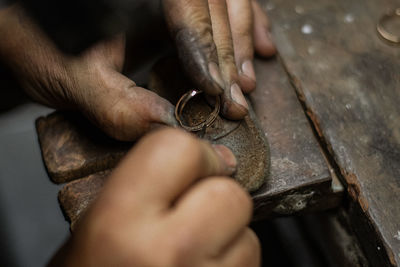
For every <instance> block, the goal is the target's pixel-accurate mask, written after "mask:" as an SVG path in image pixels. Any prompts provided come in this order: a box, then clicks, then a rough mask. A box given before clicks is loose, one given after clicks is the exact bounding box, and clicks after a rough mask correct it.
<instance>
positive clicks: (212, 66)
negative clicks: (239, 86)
mask: <svg viewBox="0 0 400 267" xmlns="http://www.w3.org/2000/svg"><path fill="white" fill-rule="evenodd" d="M208 71H209V73H210V75H211V77H212V78H213V80H214V81H215V82H216V83H217V84H218V85H219V86H220V87H221V89H222V90H223V89H224V81H223V80H222V76H221V72H220V70H219V67H218V65H217V64H216V63H215V62H210V63H209V64H208Z"/></svg>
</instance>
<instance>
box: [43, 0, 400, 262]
mask: <svg viewBox="0 0 400 267" xmlns="http://www.w3.org/2000/svg"><path fill="white" fill-rule="evenodd" d="M261 3H262V6H263V7H264V8H265V10H266V11H267V12H268V14H269V17H270V20H271V22H272V31H273V37H274V39H275V42H276V45H277V47H278V50H279V56H278V59H277V58H274V59H271V60H267V61H266V60H261V59H257V60H256V72H257V78H258V80H257V90H256V91H255V92H254V93H252V94H251V95H250V101H251V103H252V106H253V108H254V111H255V113H256V115H257V117H258V119H259V121H260V124H261V126H262V129H263V131H264V132H265V134H266V136H267V138H268V140H269V144H270V149H271V152H270V153H271V174H270V177H269V178H268V179H267V182H266V183H265V185H264V186H263V187H262V188H261V189H260V190H259V191H257V192H256V193H254V194H253V199H254V202H255V217H254V219H255V220H261V219H265V218H269V217H271V216H281V215H292V214H300V213H303V212H311V211H321V210H325V209H329V208H332V207H337V206H339V205H341V206H342V208H341V213H342V214H344V215H343V216H344V217H346V218H347V219H348V222H349V225H348V226H349V227H351V228H352V232H354V233H355V234H356V236H357V238H358V241H359V242H360V245H361V248H362V250H363V251H364V254H365V255H366V257H367V259H368V262H369V264H370V265H371V266H400V106H399V103H400V76H399V74H400V64H399V59H400V48H399V47H396V46H391V45H389V44H388V43H386V42H384V41H383V40H382V39H380V38H379V37H378V35H377V33H376V22H377V20H378V18H379V17H380V16H381V15H382V14H383V13H384V12H386V10H387V9H394V8H395V7H397V6H396V3H395V1H390V0H363V1H362V0H352V1H346V0H338V1H330V0H320V1H311V0H299V1H296V2H295V3H293V1H289V0H271V1H268V2H267V1H261ZM397 4H398V3H397ZM37 128H38V135H39V139H40V142H41V147H42V152H43V158H44V160H45V163H46V166H47V169H48V172H49V175H50V177H51V178H52V179H53V181H55V182H57V183H67V184H66V186H65V187H64V189H63V190H62V191H61V193H60V198H59V199H60V202H61V204H62V205H63V207H64V211H65V213H66V215H67V217H68V218H69V219H70V220H71V221H72V223H74V222H76V221H77V220H78V218H79V217H80V216H81V214H82V212H84V210H85V209H86V207H87V205H88V204H89V203H90V202H91V201H93V200H94V199H95V197H96V195H97V193H98V191H99V189H100V188H101V186H102V184H103V182H104V180H105V179H106V178H107V176H108V175H109V173H110V170H111V169H112V168H113V167H114V166H115V165H116V164H117V162H118V161H119V159H120V158H121V157H122V156H123V155H124V154H125V153H126V151H127V150H128V149H129V147H130V146H131V145H132V144H127V143H119V142H116V141H113V140H110V139H109V138H107V137H105V136H104V135H103V134H101V133H100V132H99V131H98V130H96V129H94V128H93V127H92V126H91V125H90V124H89V123H88V122H87V121H86V120H84V119H83V118H81V117H80V116H77V115H76V114H66V113H55V114H52V115H50V116H48V117H45V118H40V119H39V120H38V121H37ZM336 177H338V178H339V179H340V180H341V182H342V183H343V184H344V186H345V191H346V192H347V193H348V194H346V195H348V196H349V197H345V201H344V202H343V201H342V192H343V187H342V185H341V183H339V182H338V181H337V179H336ZM82 203H83V204H82Z"/></svg>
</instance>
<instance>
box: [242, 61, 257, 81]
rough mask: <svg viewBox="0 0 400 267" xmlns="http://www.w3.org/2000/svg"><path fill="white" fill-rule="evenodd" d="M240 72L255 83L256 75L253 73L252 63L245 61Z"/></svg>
mask: <svg viewBox="0 0 400 267" xmlns="http://www.w3.org/2000/svg"><path fill="white" fill-rule="evenodd" d="M242 72H243V74H244V75H246V76H247V77H249V78H250V79H252V80H253V81H256V73H255V71H254V66H253V62H252V61H251V60H246V61H245V62H244V63H243V64H242Z"/></svg>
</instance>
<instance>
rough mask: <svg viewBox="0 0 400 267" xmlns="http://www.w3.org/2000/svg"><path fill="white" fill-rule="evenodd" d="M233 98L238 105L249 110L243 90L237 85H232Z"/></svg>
mask: <svg viewBox="0 0 400 267" xmlns="http://www.w3.org/2000/svg"><path fill="white" fill-rule="evenodd" d="M231 97H232V99H233V101H234V102H235V103H236V104H239V105H241V106H242V107H244V108H245V109H249V106H248V105H247V102H246V99H245V98H244V96H243V93H242V90H241V89H240V87H239V85H237V84H236V83H234V84H232V85H231Z"/></svg>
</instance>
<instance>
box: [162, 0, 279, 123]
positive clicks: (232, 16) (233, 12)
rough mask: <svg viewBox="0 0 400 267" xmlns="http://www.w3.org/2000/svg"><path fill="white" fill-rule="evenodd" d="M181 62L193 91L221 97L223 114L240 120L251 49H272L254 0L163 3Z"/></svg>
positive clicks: (248, 87)
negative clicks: (193, 85) (192, 85)
mask: <svg viewBox="0 0 400 267" xmlns="http://www.w3.org/2000/svg"><path fill="white" fill-rule="evenodd" d="M163 4H164V12H165V14H166V19H167V23H168V26H169V29H170V31H171V34H172V36H173V38H174V40H175V43H176V46H177V49H178V53H179V55H180V58H181V61H182V63H183V65H184V67H185V69H186V71H187V72H188V75H189V76H190V77H191V78H192V80H193V81H194V82H195V84H196V85H197V86H198V88H199V89H202V90H204V91H205V92H206V93H208V94H211V95H217V94H221V93H223V106H222V112H223V114H224V115H225V116H226V117H228V118H231V119H241V118H243V117H244V116H245V115H246V114H247V111H248V107H247V103H246V101H245V99H244V97H243V94H242V92H244V93H248V92H250V91H252V90H253V89H254V88H255V85H256V77H255V73H254V68H253V54H254V50H255V51H256V52H257V53H258V54H259V55H261V56H271V55H273V54H274V53H275V52H276V50H275V48H274V46H273V44H272V42H271V38H270V35H269V33H268V20H267V17H266V15H265V14H264V12H263V11H262V9H261V7H260V6H259V4H258V3H257V2H256V0H163Z"/></svg>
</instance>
